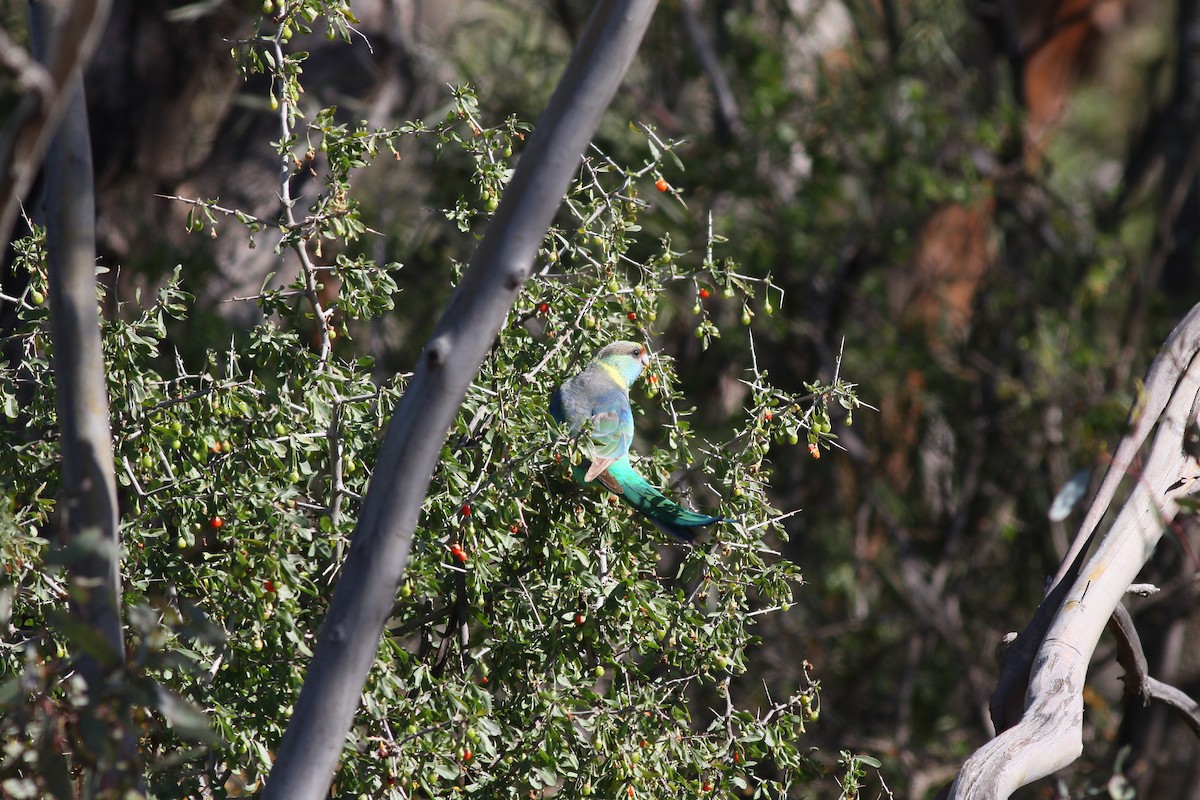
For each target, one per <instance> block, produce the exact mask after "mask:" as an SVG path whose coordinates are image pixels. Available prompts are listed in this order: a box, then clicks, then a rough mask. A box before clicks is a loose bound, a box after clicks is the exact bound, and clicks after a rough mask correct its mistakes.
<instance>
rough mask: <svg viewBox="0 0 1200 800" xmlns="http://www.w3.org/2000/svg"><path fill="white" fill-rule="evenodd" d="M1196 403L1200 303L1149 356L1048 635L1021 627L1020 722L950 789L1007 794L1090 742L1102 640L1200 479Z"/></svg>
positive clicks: (970, 794) (1013, 663) (971, 762)
mask: <svg viewBox="0 0 1200 800" xmlns="http://www.w3.org/2000/svg"><path fill="white" fill-rule="evenodd" d="M1198 407H1200V306H1198V307H1197V308H1194V309H1193V310H1192V311H1191V312H1190V313H1189V314H1188V316H1187V317H1186V318H1185V319H1184V321H1183V322H1182V323H1180V325H1179V326H1178V327H1177V328H1176V329H1175V331H1174V332H1172V334H1171V336H1170V337H1169V338H1168V340H1167V343H1166V344H1165V345H1164V347H1163V349H1162V350H1161V351H1160V353H1159V355H1158V357H1157V358H1155V360H1154V364H1153V365H1151V368H1150V372H1149V373H1148V375H1147V379H1146V387H1145V393H1144V396H1143V398H1142V402H1141V403H1139V407H1138V408H1137V409H1135V411H1134V414H1133V415H1132V421H1133V430H1132V431H1130V433H1129V434H1128V435H1127V436H1126V437H1125V439H1124V440H1123V441H1122V442H1121V444H1120V445H1119V446H1118V448H1117V452H1116V454H1115V455H1114V457H1113V463H1112V465H1111V466H1110V468H1109V472H1108V474H1107V475H1106V476H1105V478H1104V481H1103V482H1102V484H1101V486H1100V490H1099V492H1098V493H1097V495H1096V497H1095V498H1094V499H1093V501H1092V504H1091V507H1090V508H1089V509H1088V512H1087V514H1086V515H1085V517H1084V521H1083V524H1082V526H1081V527H1080V530H1079V534H1078V537H1077V539H1076V546H1075V547H1073V548H1072V552H1071V553H1068V554H1067V556H1066V558H1065V559H1064V568H1063V569H1061V570H1060V574H1059V576H1058V577H1057V578H1056V580H1057V581H1058V582H1057V585H1056V586H1055V587H1054V588H1053V589H1052V590H1051V593H1050V594H1051V595H1060V596H1061V598H1062V602H1061V603H1060V604H1056V605H1055V606H1054V607H1053V608H1051V609H1050V611H1049V618H1050V619H1049V624H1048V626H1047V627H1046V628H1045V629H1044V630H1045V634H1044V636H1041V635H1037V634H1038V632H1037V631H1032V632H1031V630H1030V628H1026V630H1025V631H1024V632H1023V633H1022V634H1021V638H1025V637H1027V636H1029V637H1030V641H1033V642H1034V643H1036V645H1037V646H1036V653H1035V655H1034V657H1033V659H1032V663H1031V665H1030V667H1029V671H1028V672H1027V673H1026V675H1025V676H1024V677H1027V679H1028V690H1027V691H1026V693H1025V710H1024V713H1023V714H1022V715H1021V717H1020V719H1019V720H1018V721H1017V722H1016V724H1015V725H1013V726H1012V727H1010V728H1008V729H1007V730H1003V732H1002V733H1000V734H999V735H998V736H997V737H996V738H995V739H993V740H992V741H990V742H988V743H987V744H986V745H984V746H983V747H981V748H980V749H979V750H977V751H976V752H975V754H974V755H972V756H971V757H970V758H969V759H968V760H967V762H966V763H965V764H964V765H963V768H962V770H961V771H960V772H959V775H958V778H957V779H956V780H955V782H954V785H953V786H952V787H951V792H950V796H951V797H953V798H972V799H973V800H975V799H977V798H1005V797H1009V796H1010V795H1011V794H1012V793H1013V792H1014V791H1016V790H1017V789H1018V788H1020V787H1021V786H1025V785H1027V784H1029V783H1031V782H1032V781H1034V780H1037V779H1038V778H1041V777H1045V776H1046V775H1049V774H1051V773H1053V772H1055V771H1056V770H1058V769H1061V768H1062V767H1065V766H1067V765H1068V764H1070V763H1071V762H1072V761H1074V760H1075V759H1076V758H1078V757H1079V754H1080V753H1081V752H1082V749H1083V686H1084V680H1085V679H1086V677H1087V667H1088V663H1089V661H1090V660H1091V656H1092V653H1093V652H1094V650H1095V647H1096V643H1097V642H1098V641H1099V638H1100V634H1101V632H1102V631H1103V630H1104V628H1105V626H1106V625H1107V624H1108V622H1109V620H1110V618H1111V617H1112V615H1113V613H1114V610H1115V609H1116V608H1117V606H1118V604H1119V603H1120V601H1121V598H1122V597H1123V596H1124V594H1125V592H1126V591H1127V589H1128V588H1129V586H1130V584H1131V583H1132V581H1133V580H1134V578H1135V577H1136V576H1137V573H1138V571H1139V570H1141V568H1142V566H1143V565H1144V564H1145V563H1146V560H1147V559H1148V558H1149V557H1150V555H1151V554H1152V553H1153V552H1154V547H1155V545H1156V544H1157V543H1158V540H1159V539H1160V538H1161V537H1162V534H1163V531H1164V530H1165V528H1166V525H1167V524H1168V523H1169V521H1170V520H1172V519H1173V518H1174V517H1175V514H1176V513H1177V511H1178V504H1177V502H1176V500H1177V498H1179V497H1181V496H1183V495H1185V494H1189V493H1191V492H1194V491H1195V490H1196V489H1197V488H1198V487H1197V482H1196V481H1195V480H1194V478H1195V477H1196V476H1197V475H1198V474H1200V467H1198V465H1197V463H1196V459H1194V458H1192V457H1191V456H1190V455H1188V454H1187V453H1186V452H1185V451H1184V447H1183V441H1184V434H1185V431H1186V430H1187V427H1188V426H1189V425H1190V424H1194V423H1195V420H1196V414H1197V409H1198ZM1155 427H1157V433H1156V434H1155V436H1154V441H1153V443H1152V444H1151V446H1150V450H1149V453H1148V456H1147V458H1146V464H1145V468H1144V469H1143V470H1141V471H1140V472H1138V473H1135V472H1134V471H1133V464H1134V456H1135V455H1136V453H1137V452H1138V451H1139V450H1140V446H1141V443H1142V442H1144V441H1146V439H1147V437H1148V434H1149V433H1150V431H1151V430H1152V429H1154V428H1155ZM1126 476H1130V477H1132V478H1134V481H1133V486H1132V491H1131V493H1130V496H1129V498H1128V499H1127V500H1126V501H1125V503H1124V505H1123V506H1122V508H1121V511H1120V513H1119V514H1118V515H1117V517H1116V519H1115V520H1114V522H1113V524H1112V526H1111V527H1110V528H1109V529H1108V531H1107V532H1106V533H1105V535H1104V536H1103V538H1102V539H1101V540H1100V541H1099V543H1098V544H1097V546H1096V549H1095V552H1094V554H1093V555H1092V556H1091V557H1090V558H1089V559H1088V560H1087V561H1086V563H1083V566H1082V568H1075V567H1066V566H1065V565H1066V564H1068V563H1069V564H1072V565H1074V564H1079V563H1080V562H1081V561H1082V559H1083V558H1084V557H1085V555H1086V553H1087V551H1088V549H1089V547H1090V545H1091V542H1092V539H1093V537H1094V535H1095V531H1096V530H1097V527H1098V525H1099V523H1100V521H1101V519H1102V518H1103V517H1104V514H1105V511H1106V510H1107V509H1108V508H1109V506H1110V505H1111V503H1112V500H1113V497H1114V495H1115V491H1116V486H1117V484H1118V483H1120V482H1121V479H1122V478H1123V477H1126ZM1046 605H1047V604H1046V603H1043V607H1046ZM1038 613H1039V614H1042V613H1043V609H1042V608H1039V612H1038ZM1035 637H1036V638H1035ZM1017 644H1021V641H1020V639H1018V642H1017ZM1021 666H1023V662H1021V661H1017V660H1013V657H1012V655H1011V649H1010V651H1009V654H1008V656H1007V658H1006V662H1005V663H1004V664H1003V670H1004V672H1006V673H1008V672H1010V671H1011V675H1013V676H1015V677H1016V678H1020V677H1022V676H1020V675H1019V672H1018V668H1019V667H1021ZM993 708H995V705H994V706H993Z"/></svg>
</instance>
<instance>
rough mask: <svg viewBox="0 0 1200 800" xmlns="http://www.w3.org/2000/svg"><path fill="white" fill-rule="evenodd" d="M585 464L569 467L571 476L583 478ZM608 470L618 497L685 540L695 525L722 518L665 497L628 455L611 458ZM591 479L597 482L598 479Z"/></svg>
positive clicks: (701, 525)
mask: <svg viewBox="0 0 1200 800" xmlns="http://www.w3.org/2000/svg"><path fill="white" fill-rule="evenodd" d="M587 467H588V465H587V463H586V462H585V463H584V464H582V465H580V466H577V467H575V468H574V469H573V470H572V472H573V473H574V475H575V480H577V481H579V482H580V483H583V482H584V476H585V475H586V473H587ZM608 474H609V476H611V477H612V479H613V480H614V481H616V484H617V486H618V487H620V490H621V491H619V492H616V495H617V496H618V497H620V498H621V499H622V500H624V501H625V502H626V503H628V504H629V505H630V506H632V507H633V508H634V509H636V510H637V511H638V512H640V513H641V514H642V515H643V516H645V517H646V518H647V519H649V520H650V521H651V522H653V523H654V525H655V527H657V528H658V529H659V530H661V531H663V532H664V533H667V534H669V535H671V536H674V537H676V538H679V539H682V540H684V541H685V542H690V541H693V540H694V539H695V538H696V531H695V530H694V529H695V528H701V527H704V526H705V525H712V524H713V523H715V522H724V521H725V518H724V517H711V516H709V515H708V514H700V513H698V512H696V511H689V510H687V509H686V508H684V507H683V506H681V505H679V504H678V503H676V502H675V501H674V500H671V499H670V498H668V497H667V496H666V495H664V494H663V493H662V492H660V491H659V490H658V489H656V488H655V487H654V486H651V485H650V482H649V481H647V480H646V479H645V478H643V477H642V476H641V475H640V474H639V473H638V471H637V470H635V469H634V468H633V465H632V464H631V463H629V457H628V456H622V457H621V458H619V459H618V460H617V461H615V462H613V463H612V464H611V465H610V466H609V468H608ZM593 482H594V483H601V481H599V480H597V481H593ZM609 488H610V489H611V487H609Z"/></svg>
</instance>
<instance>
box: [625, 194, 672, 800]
mask: <svg viewBox="0 0 1200 800" xmlns="http://www.w3.org/2000/svg"><path fill="white" fill-rule="evenodd" d="M654 188H655V189H658V190H659V191H660V192H666V191H670V189H671V184H669V183H667V182H666V180H664V179H663V178H659V179H658V180H656V181H655V182H654ZM629 793H630V794H633V790H632V789H630V790H629Z"/></svg>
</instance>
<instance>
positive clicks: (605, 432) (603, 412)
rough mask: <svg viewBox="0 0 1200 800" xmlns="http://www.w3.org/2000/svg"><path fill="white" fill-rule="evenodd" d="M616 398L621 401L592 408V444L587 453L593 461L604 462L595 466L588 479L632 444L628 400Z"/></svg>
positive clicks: (630, 413) (631, 419) (630, 412)
mask: <svg viewBox="0 0 1200 800" xmlns="http://www.w3.org/2000/svg"><path fill="white" fill-rule="evenodd" d="M605 399H612V398H605ZM616 399H617V400H618V401H623V402H616V403H605V404H604V406H606V407H607V408H603V409H601V408H595V407H593V409H592V446H591V447H590V448H589V449H588V455H589V456H590V457H591V459H592V461H593V462H595V463H600V462H602V461H603V462H605V464H604V466H603V467H599V468H597V469H596V473H595V474H591V475H590V477H589V478H588V480H592V479H593V478H595V477H596V475H597V474H599V473H600V472H601V471H603V470H604V468H605V467H607V466H608V465H609V464H611V463H613V462H614V461H616V460H617V459H618V458H620V457H621V456H623V455H625V454H626V453H628V452H629V446H630V445H632V444H633V412H632V411H630V409H629V400H628V399H626V398H624V397H619V398H616ZM613 406H615V408H614V407H613ZM589 474H590V470H589Z"/></svg>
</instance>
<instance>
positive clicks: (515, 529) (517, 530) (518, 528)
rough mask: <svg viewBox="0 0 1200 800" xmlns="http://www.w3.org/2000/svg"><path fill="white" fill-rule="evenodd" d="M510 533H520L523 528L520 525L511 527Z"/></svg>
mask: <svg viewBox="0 0 1200 800" xmlns="http://www.w3.org/2000/svg"><path fill="white" fill-rule="evenodd" d="M508 532H509V533H520V532H521V526H520V525H512V526H509V529H508Z"/></svg>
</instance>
